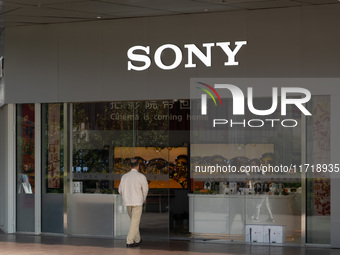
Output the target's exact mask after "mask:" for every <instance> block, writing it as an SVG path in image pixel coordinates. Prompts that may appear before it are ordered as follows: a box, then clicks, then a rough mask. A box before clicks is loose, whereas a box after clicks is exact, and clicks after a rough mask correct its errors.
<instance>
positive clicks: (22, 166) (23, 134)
mask: <svg viewBox="0 0 340 255" xmlns="http://www.w3.org/2000/svg"><path fill="white" fill-rule="evenodd" d="M16 123H17V124H16V132H17V133H16V137H17V139H16V140H17V146H16V148H17V151H16V157H17V159H16V169H17V197H16V208H17V209H16V221H17V223H16V230H17V232H34V222H35V219H34V193H35V182H34V181H35V153H34V150H35V135H34V134H35V133H34V131H35V130H34V129H35V114H34V104H22V105H17V112H16Z"/></svg>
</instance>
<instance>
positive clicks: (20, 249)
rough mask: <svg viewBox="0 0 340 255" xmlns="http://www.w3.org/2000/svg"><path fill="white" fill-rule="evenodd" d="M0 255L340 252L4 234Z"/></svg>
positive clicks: (335, 251)
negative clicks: (129, 245) (133, 244)
mask: <svg viewBox="0 0 340 255" xmlns="http://www.w3.org/2000/svg"><path fill="white" fill-rule="evenodd" d="M0 254H1V255H3V254H32V255H40V254H43V255H45V254H47V255H53V254H62V255H67V254H80V255H86V254H96V255H97V254H99V255H105V254H115V255H120V254H131V255H135V254H136V255H154V254H155V255H156V254H157V255H170V254H171V255H177V254H178V255H182V254H184V255H185V254H187V255H195V254H237V255H238V254H240V255H241V254H242V255H243V254H256V255H257V254H258V255H260V254H261V255H263V254H274V255H285V254H287V255H300V254H301V255H304V254H307V255H315V254H322V255H335V254H340V249H330V248H315V247H313V248H311V247H307V248H305V247H282V246H263V245H249V244H230V243H229V244H227V243H207V242H198V241H196V242H193V241H174V240H170V241H168V240H157V241H152V240H144V241H143V243H142V244H141V246H140V247H137V248H126V247H125V241H124V240H114V239H103V238H85V237H64V236H44V235H42V236H34V235H23V234H16V235H12V234H0Z"/></svg>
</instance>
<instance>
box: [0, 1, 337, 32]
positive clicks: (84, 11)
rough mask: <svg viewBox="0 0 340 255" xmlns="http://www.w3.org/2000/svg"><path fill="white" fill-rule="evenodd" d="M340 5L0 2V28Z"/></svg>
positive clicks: (173, 2)
mask: <svg viewBox="0 0 340 255" xmlns="http://www.w3.org/2000/svg"><path fill="white" fill-rule="evenodd" d="M325 4H327V5H328V4H340V0H0V29H1V30H2V29H3V28H4V27H7V26H22V25H34V24H55V23H65V22H79V21H90V20H98V19H119V18H131V17H145V16H162V15H177V14H189V13H203V12H220V11H236V10H257V9H268V8H284V7H296V6H308V5H325Z"/></svg>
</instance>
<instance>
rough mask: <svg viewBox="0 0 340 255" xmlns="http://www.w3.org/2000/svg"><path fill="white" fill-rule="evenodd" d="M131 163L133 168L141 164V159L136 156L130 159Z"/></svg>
mask: <svg viewBox="0 0 340 255" xmlns="http://www.w3.org/2000/svg"><path fill="white" fill-rule="evenodd" d="M130 165H131V167H132V168H134V167H137V166H138V165H139V161H138V159H136V158H132V159H131V161H130Z"/></svg>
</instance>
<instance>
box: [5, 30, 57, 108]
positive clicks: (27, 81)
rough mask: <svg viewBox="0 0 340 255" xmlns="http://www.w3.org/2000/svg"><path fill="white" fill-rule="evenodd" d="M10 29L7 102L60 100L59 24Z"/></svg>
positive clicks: (6, 57) (7, 34) (7, 51)
mask: <svg viewBox="0 0 340 255" xmlns="http://www.w3.org/2000/svg"><path fill="white" fill-rule="evenodd" d="M6 30H7V29H6ZM8 30H9V31H6V35H5V36H6V42H5V43H6V48H5V59H6V64H5V70H6V72H7V73H6V74H5V75H6V84H5V102H6V103H8V102H20V103H33V102H55V101H58V65H57V63H58V35H57V30H56V29H55V26H34V27H27V26H25V27H17V28H15V29H14V30H11V29H8Z"/></svg>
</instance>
